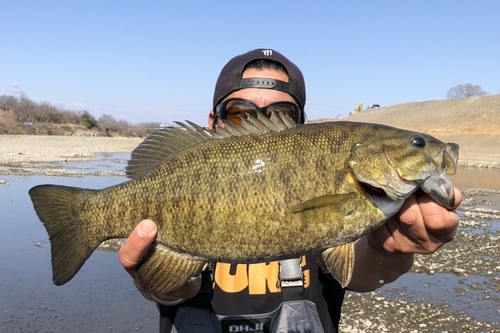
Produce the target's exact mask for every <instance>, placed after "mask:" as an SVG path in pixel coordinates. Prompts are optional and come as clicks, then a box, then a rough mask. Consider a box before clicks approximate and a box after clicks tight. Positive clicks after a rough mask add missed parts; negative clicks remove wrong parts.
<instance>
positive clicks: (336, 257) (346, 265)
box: [315, 242, 354, 288]
mask: <svg viewBox="0 0 500 333" xmlns="http://www.w3.org/2000/svg"><path fill="white" fill-rule="evenodd" d="M315 259H316V261H317V262H318V264H319V266H320V268H321V269H322V270H323V271H324V272H330V273H331V274H332V276H333V277H334V278H335V279H336V280H337V281H338V282H339V283H340V285H341V286H342V288H345V287H347V285H349V283H350V282H351V279H352V271H353V269H354V242H351V243H346V244H343V245H340V246H334V247H331V248H328V249H326V250H325V251H323V253H321V254H319V255H318V254H316V255H315Z"/></svg>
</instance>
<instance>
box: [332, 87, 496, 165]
mask: <svg viewBox="0 0 500 333" xmlns="http://www.w3.org/2000/svg"><path fill="white" fill-rule="evenodd" d="M342 120H348V121H361V122H372V123H380V124H386V125H390V126H395V127H400V128H406V129H410V130H416V131H420V132H425V133H429V134H432V135H434V136H435V137H437V138H439V139H441V140H443V141H446V142H456V143H458V144H459V145H460V155H461V160H462V163H461V164H463V165H476V166H492V167H500V163H499V162H498V161H499V160H500V95H494V96H482V97H470V98H464V99H455V100H442V101H428V102H417V103H406V104H400V105H394V106H388V107H382V108H378V109H372V110H365V111H363V112H361V113H357V114H354V115H352V116H349V117H346V118H344V119H342ZM466 160H468V161H466ZM492 161H497V162H492Z"/></svg>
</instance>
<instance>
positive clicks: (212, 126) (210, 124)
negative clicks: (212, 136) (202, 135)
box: [208, 110, 217, 131]
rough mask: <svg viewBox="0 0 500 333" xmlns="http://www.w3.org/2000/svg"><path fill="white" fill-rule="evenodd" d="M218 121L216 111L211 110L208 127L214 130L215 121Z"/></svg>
mask: <svg viewBox="0 0 500 333" xmlns="http://www.w3.org/2000/svg"><path fill="white" fill-rule="evenodd" d="M216 121H217V117H216V116H215V111H213V110H212V111H210V113H209V114H208V128H209V129H210V130H212V131H213V130H214V123H215V122H216Z"/></svg>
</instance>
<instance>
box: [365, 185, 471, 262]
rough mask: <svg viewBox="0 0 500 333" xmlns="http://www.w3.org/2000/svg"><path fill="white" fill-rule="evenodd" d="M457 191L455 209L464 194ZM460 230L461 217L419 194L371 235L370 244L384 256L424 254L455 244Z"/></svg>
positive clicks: (410, 198)
mask: <svg viewBox="0 0 500 333" xmlns="http://www.w3.org/2000/svg"><path fill="white" fill-rule="evenodd" d="M454 191H455V205H454V206H453V209H456V208H457V207H458V206H459V205H460V202H461V201H462V193H461V192H460V190H458V189H457V188H454ZM457 228H458V215H457V214H456V213H455V211H449V210H447V209H446V208H443V207H441V206H440V205H438V204H437V203H435V202H434V201H433V200H432V199H431V197H430V196H429V195H427V194H426V193H424V192H422V191H419V192H417V193H415V194H413V195H412V196H410V197H409V198H408V199H407V200H406V201H405V203H404V204H403V207H401V210H400V211H399V213H398V214H397V215H396V216H394V217H393V218H391V219H389V220H388V221H387V222H386V223H385V224H384V225H383V226H381V227H380V228H378V229H377V230H375V231H374V232H372V233H371V234H369V235H368V236H367V237H366V238H367V242H368V244H369V245H370V246H371V247H372V248H373V249H375V250H377V251H379V252H383V253H405V254H412V253H425V254H430V253H434V252H435V251H437V250H438V249H439V248H440V247H441V246H443V245H444V244H445V243H447V242H449V241H451V240H453V238H454V237H455V234H456V231H457Z"/></svg>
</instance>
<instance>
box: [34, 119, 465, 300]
mask: <svg viewBox="0 0 500 333" xmlns="http://www.w3.org/2000/svg"><path fill="white" fill-rule="evenodd" d="M273 117H274V118H275V119H274V122H271V121H270V120H268V119H267V118H265V117H260V118H258V119H248V120H247V121H245V122H244V126H245V127H239V126H236V125H231V124H226V128H225V129H219V130H218V132H217V133H211V132H208V131H205V130H204V129H202V128H200V127H198V126H196V125H194V124H190V125H184V124H180V125H181V127H176V128H166V129H161V130H159V131H158V132H156V133H155V134H153V135H152V136H151V137H149V138H148V139H146V140H145V141H144V142H143V143H142V144H141V145H140V146H139V147H138V148H136V150H135V151H134V152H133V154H132V159H131V161H130V162H129V166H128V167H127V174H128V176H129V177H131V178H132V180H130V181H128V182H125V183H122V184H119V185H116V186H112V187H109V188H105V189H103V190H85V189H79V188H70V187H64V186H57V185H41V186H36V187H34V188H32V189H31V190H30V196H31V199H32V201H33V204H34V207H35V210H36V212H37V214H38V216H39V218H40V220H41V221H42V222H43V224H44V226H45V227H46V229H47V232H48V234H49V237H50V241H51V246H52V266H53V273H54V283H56V284H58V285H60V284H64V283H66V282H67V281H69V280H70V279H71V278H72V277H73V276H74V275H75V274H76V273H77V271H78V270H79V269H80V267H81V266H82V265H83V263H84V262H85V260H86V259H87V258H88V257H89V256H90V254H91V253H92V252H93V251H94V249H95V248H96V247H97V246H98V245H99V244H100V243H101V242H102V241H104V240H106V239H110V238H125V237H128V235H129V234H130V233H131V231H132V230H133V228H134V227H135V226H136V225H137V223H138V222H139V221H141V220H142V219H145V218H150V219H152V220H154V221H155V222H156V223H157V224H158V228H159V230H158V235H157V243H156V244H155V246H154V247H153V248H152V250H151V251H150V253H149V255H148V256H147V258H146V259H145V260H144V261H143V263H142V264H141V265H140V267H139V268H138V277H139V279H141V280H142V283H143V284H144V285H145V288H146V289H147V290H149V291H152V292H165V291H167V290H172V289H174V288H176V287H178V286H179V285H182V284H183V283H184V282H185V281H186V280H187V279H188V278H189V277H190V276H193V275H196V274H198V273H199V272H200V271H201V270H202V269H203V267H204V265H205V264H206V263H207V262H211V261H216V262H230V263H240V262H241V263H243V262H245V263H250V262H263V261H273V260H279V259H285V258H292V257H296V256H299V255H303V254H305V253H321V252H323V251H324V250H327V249H328V250H327V251H325V252H324V255H323V258H324V259H325V262H324V265H323V266H324V267H327V268H328V269H330V270H331V271H332V270H334V272H332V274H333V275H334V276H335V277H336V278H337V279H339V280H340V282H341V283H342V284H343V285H345V284H347V283H348V281H346V280H348V279H349V278H350V276H349V274H347V273H345V272H342V270H350V269H352V260H353V258H352V253H351V252H352V247H351V246H350V245H343V244H349V243H351V242H353V241H355V240H357V239H359V238H360V237H362V236H363V235H366V234H367V233H369V232H371V231H372V230H374V229H376V228H378V227H379V226H380V225H382V224H383V223H384V222H385V221H386V220H387V219H388V218H389V217H391V216H392V215H394V214H395V213H396V212H397V211H398V210H399V209H400V207H401V205H402V203H403V201H404V200H405V199H406V198H407V197H408V196H409V195H410V194H411V193H413V192H414V191H416V190H417V189H418V188H422V189H423V190H425V191H426V192H428V193H430V194H431V195H432V196H433V198H435V199H436V200H437V201H438V202H439V203H440V204H442V205H443V206H445V207H448V208H451V206H452V205H453V202H454V197H453V186H452V185H451V182H450V181H449V179H448V178H447V176H446V171H448V173H450V172H451V173H454V171H455V163H456V158H457V155H458V146H456V145H454V144H445V143H443V142H441V141H439V140H437V139H435V138H433V137H431V136H428V135H425V134H420V133H415V132H409V131H404V130H400V129H395V128H391V127H387V126H382V125H375V124H363V123H350V122H330V123H322V124H310V125H303V126H299V127H295V125H294V124H293V123H292V122H290V121H289V120H288V119H287V118H285V117H284V116H282V115H275V116H273ZM345 246H347V247H345ZM337 249H344V250H342V251H338V250H337ZM345 249H348V250H345ZM332 254H333V255H332ZM337 261H339V262H341V263H340V266H339V267H337V266H338V265H339V263H338V262H337ZM344 262H345V263H344ZM344 274H347V275H346V276H343V275H344Z"/></svg>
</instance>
